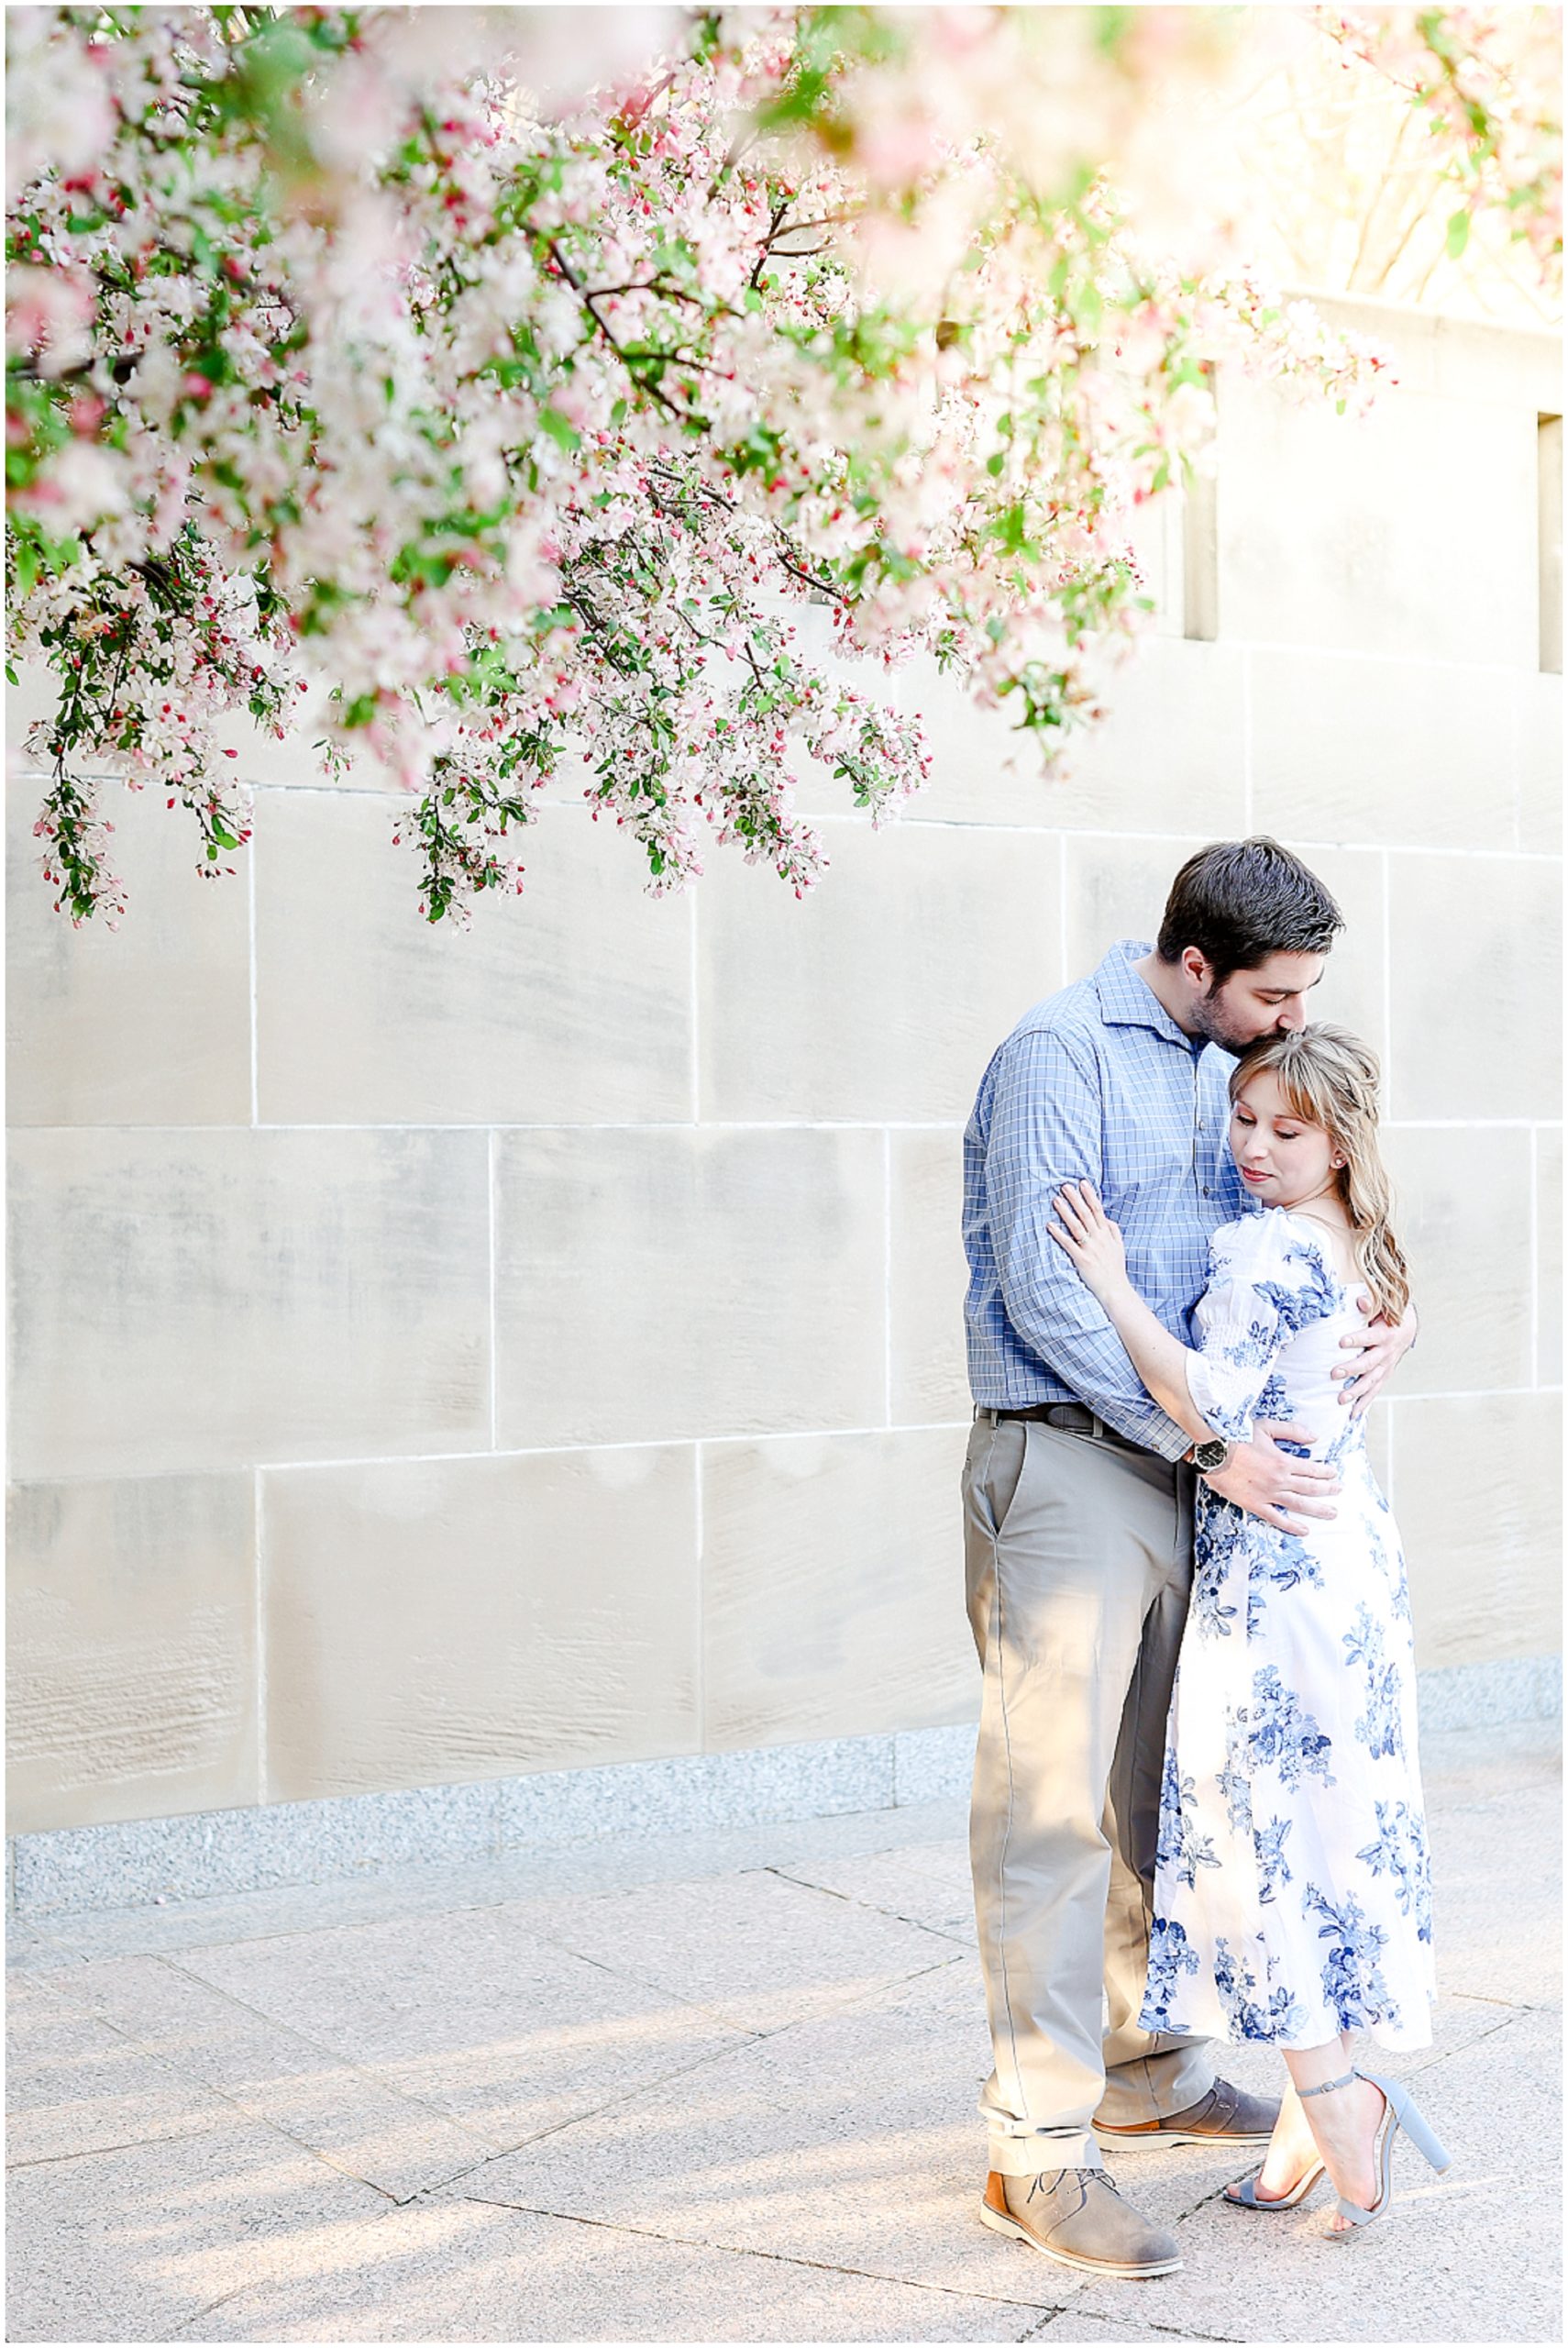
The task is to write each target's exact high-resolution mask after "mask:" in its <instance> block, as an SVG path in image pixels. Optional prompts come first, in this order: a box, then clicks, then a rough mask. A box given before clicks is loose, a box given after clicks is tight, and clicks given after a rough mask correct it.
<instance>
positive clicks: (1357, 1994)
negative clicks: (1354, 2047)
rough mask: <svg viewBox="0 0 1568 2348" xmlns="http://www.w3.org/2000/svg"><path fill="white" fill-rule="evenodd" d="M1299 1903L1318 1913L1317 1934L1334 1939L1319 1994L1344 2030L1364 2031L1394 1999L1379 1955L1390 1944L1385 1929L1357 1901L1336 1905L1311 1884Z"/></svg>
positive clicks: (1384, 2014)
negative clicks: (1379, 1961) (1320, 1922)
mask: <svg viewBox="0 0 1568 2348" xmlns="http://www.w3.org/2000/svg"><path fill="white" fill-rule="evenodd" d="M1303 1904H1304V1906H1305V1907H1306V1908H1307V1909H1308V1911H1309V1912H1310V1913H1311V1914H1313V1915H1318V1916H1321V1917H1322V1918H1323V1920H1324V1922H1323V1926H1322V1929H1321V1931H1320V1933H1319V1935H1318V1937H1319V1939H1320V1940H1325V1941H1330V1942H1331V1943H1332V1944H1333V1945H1332V1946H1331V1949H1330V1951H1329V1954H1328V1955H1327V1956H1326V1957H1325V1958H1324V1959H1323V1996H1324V1999H1325V2000H1326V2002H1327V2003H1328V2004H1329V2005H1330V2006H1331V2008H1332V2009H1333V2010H1334V2012H1335V2013H1337V2014H1338V2016H1339V2026H1340V2028H1341V2029H1342V2030H1368V2029H1370V2028H1371V2027H1372V2025H1373V2024H1374V2023H1375V2022H1380V2021H1386V2020H1387V2018H1388V2012H1389V2008H1390V2005H1391V2003H1392V2000H1391V1999H1390V1997H1389V1993H1388V1985H1387V1983H1386V1981H1385V1980H1384V1978H1383V1975H1382V1973H1381V1972H1380V1970H1379V1969H1378V1960H1379V1958H1380V1957H1381V1956H1382V1954H1383V1952H1384V1950H1385V1949H1386V1947H1387V1945H1388V1934H1387V1933H1386V1932H1385V1931H1384V1929H1383V1927H1382V1925H1381V1924H1375V1923H1373V1922H1371V1921H1370V1920H1369V1919H1368V1918H1367V1917H1366V1916H1364V1914H1363V1912H1362V1909H1361V1905H1360V1902H1359V1901H1358V1900H1356V1899H1353V1898H1352V1897H1351V1896H1350V1895H1348V1894H1347V1895H1346V1896H1345V1897H1344V1898H1343V1899H1342V1900H1341V1901H1340V1903H1339V1905H1338V1906H1337V1907H1336V1905H1335V1904H1334V1902H1333V1901H1332V1900H1331V1899H1330V1898H1329V1897H1328V1895H1327V1894H1326V1893H1325V1892H1321V1891H1320V1890H1319V1889H1318V1888H1317V1886H1316V1885H1315V1884H1310V1883H1309V1885H1308V1886H1307V1889H1306V1891H1305V1893H1304V1894H1303Z"/></svg>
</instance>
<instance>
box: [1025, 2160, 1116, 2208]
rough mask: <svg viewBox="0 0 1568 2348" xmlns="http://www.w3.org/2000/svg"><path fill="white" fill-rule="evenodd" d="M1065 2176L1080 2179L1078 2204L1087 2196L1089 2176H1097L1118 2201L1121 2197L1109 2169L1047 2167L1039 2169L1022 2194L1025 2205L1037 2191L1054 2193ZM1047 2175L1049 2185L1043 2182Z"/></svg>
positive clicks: (1086, 2198)
mask: <svg viewBox="0 0 1568 2348" xmlns="http://www.w3.org/2000/svg"><path fill="white" fill-rule="evenodd" d="M1065 2176H1076V2177H1077V2178H1078V2179H1079V2180H1080V2182H1079V2187H1078V2193H1079V2199H1080V2204H1081V2202H1083V2201H1087V2200H1088V2181H1087V2180H1088V2178H1089V2177H1091V2176H1098V2177H1099V2181H1100V2183H1101V2184H1102V2185H1103V2186H1104V2187H1105V2188H1106V2190H1107V2192H1109V2193H1114V2194H1115V2195H1116V2198H1117V2199H1118V2200H1119V2201H1120V2200H1121V2188H1120V2187H1119V2186H1118V2185H1117V2183H1116V2180H1115V2178H1114V2177H1113V2176H1111V2174H1110V2170H1109V2169H1104V2168H1047V2169H1042V2170H1041V2172H1040V2174H1039V2176H1037V2177H1036V2178H1035V2179H1034V2182H1033V2183H1032V2185H1031V2187H1030V2188H1029V2190H1028V2192H1027V2193H1026V2194H1025V2195H1024V2197H1023V2198H1024V2202H1025V2204H1026V2205H1027V2204H1028V2203H1029V2202H1031V2201H1032V2200H1033V2198H1034V2197H1035V2195H1036V2194H1037V2193H1039V2194H1041V2195H1042V2196H1043V2195H1044V2194H1046V2193H1055V2190H1056V2187H1057V2186H1058V2185H1059V2184H1060V2183H1061V2181H1062V2179H1063V2177H1065ZM1047 2177H1049V2178H1050V2179H1051V2182H1050V2184H1049V2185H1047V2184H1046V2182H1045V2180H1046V2178H1047Z"/></svg>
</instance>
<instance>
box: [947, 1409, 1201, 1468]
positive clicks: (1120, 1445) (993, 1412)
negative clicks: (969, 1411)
mask: <svg viewBox="0 0 1568 2348" xmlns="http://www.w3.org/2000/svg"><path fill="white" fill-rule="evenodd" d="M975 1415H976V1417H977V1418H982V1419H989V1420H990V1421H991V1422H992V1423H993V1424H994V1423H995V1422H996V1421H997V1420H998V1419H1035V1420H1038V1421H1039V1422H1040V1423H1042V1424H1043V1425H1044V1426H1048V1427H1061V1428H1062V1429H1063V1430H1064V1431H1065V1432H1066V1434H1087V1435H1089V1436H1091V1437H1092V1438H1093V1440H1094V1441H1095V1442H1096V1443H1113V1444H1114V1445H1116V1447H1117V1449H1118V1450H1119V1451H1135V1452H1137V1453H1138V1455H1139V1456H1140V1457H1142V1458H1145V1459H1158V1458H1159V1457H1161V1456H1162V1455H1161V1454H1160V1453H1159V1452H1157V1451H1151V1450H1150V1448H1149V1446H1148V1445H1147V1444H1143V1443H1134V1442H1133V1441H1132V1437H1131V1436H1130V1435H1125V1434H1118V1433H1117V1431H1116V1429H1115V1428H1114V1427H1108V1426H1107V1425H1106V1423H1105V1421H1104V1420H1103V1419H1102V1418H1099V1417H1097V1416H1096V1414H1095V1412H1093V1411H1091V1410H1090V1409H1089V1408H1088V1404H1087V1403H1084V1402H1030V1403H1028V1404H1026V1405H1025V1406H1023V1407H1022V1408H1021V1409H1019V1410H1015V1411H1014V1410H1002V1409H1000V1408H993V1406H992V1405H991V1404H989V1403H987V1402H983V1403H982V1404H981V1405H980V1407H979V1409H978V1411H977V1412H976V1414H975Z"/></svg>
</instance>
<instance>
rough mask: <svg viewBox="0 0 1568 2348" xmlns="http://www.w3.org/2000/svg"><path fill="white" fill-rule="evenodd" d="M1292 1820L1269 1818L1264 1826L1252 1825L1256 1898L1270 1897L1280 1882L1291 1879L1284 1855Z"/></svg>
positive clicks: (1286, 1881)
mask: <svg viewBox="0 0 1568 2348" xmlns="http://www.w3.org/2000/svg"><path fill="white" fill-rule="evenodd" d="M1293 1823H1294V1821H1293V1820H1291V1819H1288V1818H1271V1819H1270V1820H1269V1822H1268V1824H1267V1825H1266V1826H1254V1827H1253V1848H1254V1850H1255V1851H1256V1853H1257V1862H1258V1899H1259V1900H1260V1902H1261V1901H1264V1900H1268V1899H1273V1898H1274V1895H1275V1890H1276V1889H1277V1888H1278V1887H1279V1885H1280V1884H1282V1883H1289V1882H1290V1880H1291V1874H1290V1867H1289V1865H1288V1863H1287V1861H1286V1855H1285V1838H1286V1835H1287V1834H1288V1833H1289V1832H1290V1829H1291V1826H1292V1824H1293Z"/></svg>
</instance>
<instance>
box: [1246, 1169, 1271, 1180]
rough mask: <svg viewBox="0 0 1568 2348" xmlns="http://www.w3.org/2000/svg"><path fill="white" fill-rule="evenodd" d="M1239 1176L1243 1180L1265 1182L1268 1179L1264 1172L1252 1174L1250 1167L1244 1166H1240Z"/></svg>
mask: <svg viewBox="0 0 1568 2348" xmlns="http://www.w3.org/2000/svg"><path fill="white" fill-rule="evenodd" d="M1241 1176H1242V1181H1243V1182H1266V1181H1267V1180H1268V1176H1267V1175H1266V1174H1254V1173H1253V1171H1252V1169H1251V1168H1250V1167H1246V1166H1243V1167H1242V1168H1241Z"/></svg>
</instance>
